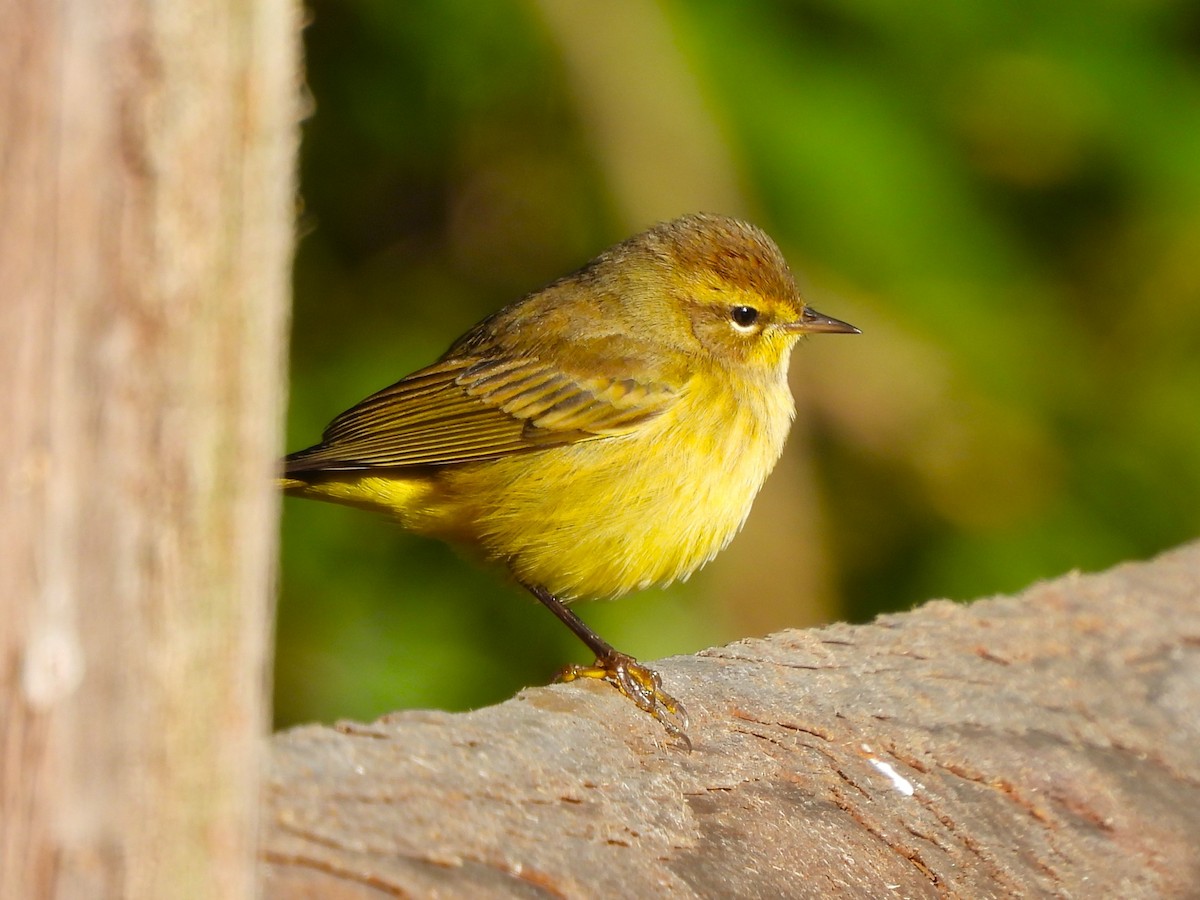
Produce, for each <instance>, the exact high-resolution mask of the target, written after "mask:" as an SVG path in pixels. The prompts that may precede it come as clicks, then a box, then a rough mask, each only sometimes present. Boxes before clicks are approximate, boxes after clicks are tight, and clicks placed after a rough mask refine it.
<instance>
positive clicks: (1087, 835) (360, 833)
mask: <svg viewBox="0 0 1200 900" xmlns="http://www.w3.org/2000/svg"><path fill="white" fill-rule="evenodd" d="M661 671H662V672H663V674H664V680H665V684H666V687H667V689H668V690H670V691H671V693H672V694H674V695H676V696H678V697H680V698H683V699H685V701H686V702H687V703H688V705H689V709H690V711H691V714H692V720H693V725H692V738H693V740H694V741H695V745H696V750H695V752H693V753H691V754H686V753H683V752H681V751H680V750H678V749H676V748H674V747H672V746H670V745H667V744H666V742H665V740H664V736H663V734H662V733H661V731H660V730H659V729H658V728H657V726H656V725H655V724H654V723H653V722H652V721H650V720H649V719H648V718H647V717H645V716H643V715H641V714H640V713H638V712H637V711H636V710H635V709H634V708H633V707H632V705H631V704H629V703H628V702H626V701H624V700H623V699H621V698H620V697H618V696H617V695H616V694H615V692H613V691H612V690H610V689H607V688H606V687H604V686H603V685H591V684H570V685H556V686H551V687H542V688H534V689H530V690H527V691H524V692H522V693H521V694H520V695H519V696H518V697H516V698H514V699H513V700H510V701H508V702H506V703H503V704H501V705H499V706H495V707H490V708H487V709H481V710H478V711H475V712H472V713H466V714H445V713H437V712H404V713H397V714H395V715H392V716H389V717H386V718H384V719H382V720H380V721H378V722H374V723H371V724H354V723H343V724H341V725H339V726H338V727H337V728H321V727H315V726H314V727H304V728H298V729H295V730H293V731H289V732H286V733H283V734H281V735H278V736H276V738H275V739H274V741H273V748H272V765H271V770H270V774H269V786H268V787H269V792H268V806H267V817H266V824H267V834H266V838H265V845H264V850H263V854H264V865H265V866H266V871H267V886H268V890H267V895H268V896H269V897H272V898H296V897H327V898H375V897H395V896H402V897H425V896H445V897H572V898H574V897H580V898H583V897H603V896H610V897H634V896H656V897H657V896H669V897H725V896H737V897H782V896H786V897H972V898H978V897H1009V896H1066V897H1098V896H1120V897H1124V898H1131V897H1165V896H1194V895H1195V891H1196V886H1197V885H1198V884H1200V856H1198V855H1197V852H1196V846H1197V845H1196V839H1195V835H1196V834H1197V833H1200V544H1195V545H1191V546H1189V547H1185V548H1182V549H1180V550H1177V551H1175V552H1172V553H1169V554H1167V555H1164V556H1163V557H1161V558H1159V559H1157V560H1155V561H1153V562H1150V563H1143V564H1130V565H1125V566H1121V567H1118V568H1116V569H1114V570H1112V571H1110V572H1107V573H1104V574H1100V575H1086V576H1085V575H1068V576H1065V577H1063V578H1060V579H1058V580H1055V581H1051V582H1047V583H1042V584H1037V585H1034V586H1033V587H1031V588H1030V589H1029V590H1027V591H1026V592H1024V593H1023V594H1021V595H1020V596H1016V597H998V598H993V599H987V600H982V601H979V602H976V603H974V604H971V605H969V606H963V605H957V604H952V603H949V602H944V601H935V602H932V603H929V604H926V605H925V606H923V607H921V608H920V609H918V610H916V611H914V612H911V613H906V614H903V615H894V616H887V617H883V618H881V619H879V620H877V621H876V622H874V623H871V624H869V625H861V626H847V625H835V626H831V627H827V628H821V629H817V630H812V631H789V632H781V633H779V634H776V635H773V636H771V637H770V638H766V639H762V640H750V641H743V642H740V643H737V644H732V645H730V646H727V647H721V648H716V649H713V650H709V651H705V652H703V653H700V654H698V655H696V656H692V657H685V658H676V659H671V660H668V661H665V662H664V663H662V664H661Z"/></svg>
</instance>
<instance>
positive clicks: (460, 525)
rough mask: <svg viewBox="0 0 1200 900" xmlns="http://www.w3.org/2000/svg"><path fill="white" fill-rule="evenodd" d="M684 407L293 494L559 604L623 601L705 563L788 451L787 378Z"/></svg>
mask: <svg viewBox="0 0 1200 900" xmlns="http://www.w3.org/2000/svg"><path fill="white" fill-rule="evenodd" d="M685 400H686V401H687V402H680V403H679V404H677V405H676V406H675V407H674V408H672V409H671V410H670V411H669V412H667V413H666V414H665V415H663V416H662V417H660V418H659V419H657V420H655V421H653V422H652V423H650V424H649V425H648V426H646V427H645V428H643V429H639V430H638V431H637V432H634V433H631V434H628V435H623V436H619V437H610V438H605V439H602V440H595V441H586V442H582V443H577V444H571V445H567V446H560V447H553V448H549V449H546V450H538V451H531V452H528V453H523V454H518V455H514V456H508V457H503V458H500V459H495V460H488V461H484V462H477V463H469V464H463V465H458V466H447V467H444V468H440V469H429V470H421V471H420V472H407V473H406V472H405V470H395V471H392V472H388V471H367V472H341V473H330V474H329V475H328V476H325V477H324V479H323V481H322V482H320V483H316V484H312V485H303V486H298V485H293V486H292V487H291V488H290V490H291V491H292V492H293V493H297V494H301V495H305V496H309V497H314V498H317V499H325V500H332V501H334V502H340V503H349V504H352V505H356V506H365V507H369V508H376V509H384V510H388V511H390V512H391V513H393V514H394V515H395V516H396V517H397V518H398V519H399V520H400V522H401V524H402V525H403V526H404V527H406V528H408V529H410V530H412V531H415V532H418V533H421V534H428V535H432V536H434V537H439V538H442V539H443V540H447V541H449V542H451V543H455V544H459V545H462V546H464V547H466V548H467V549H468V550H469V551H472V552H473V553H475V554H477V555H480V556H482V557H483V558H484V559H485V560H487V561H490V562H494V563H499V564H502V565H504V566H506V567H507V568H508V569H509V570H510V571H511V572H512V574H513V575H514V576H515V577H516V578H517V579H518V580H520V581H523V582H526V583H529V584H536V585H540V586H542V587H544V588H546V589H547V590H549V591H551V592H552V593H554V594H555V595H556V596H558V597H560V598H562V599H565V600H566V599H577V598H581V597H597V598H599V597H617V596H620V595H622V594H625V593H628V592H630V591H633V590H638V589H642V588H646V587H649V586H651V585H665V584H669V583H670V582H672V581H675V580H677V579H680V578H686V577H687V576H688V575H690V574H691V573H692V572H694V571H695V570H696V569H698V568H699V567H700V566H702V565H704V564H705V563H706V562H708V561H709V560H711V559H712V558H713V557H714V556H715V555H716V554H717V553H718V552H719V551H720V550H721V549H722V548H723V547H724V546H725V545H726V544H728V543H729V541H730V540H731V539H732V538H733V536H734V535H735V534H737V532H738V530H739V529H740V528H741V526H742V523H743V522H744V521H745V519H746V516H747V514H748V513H749V512H750V505H751V503H752V501H753V500H754V497H755V495H756V494H757V493H758V490H759V488H760V487H761V486H762V483H763V481H764V479H765V478H766V477H767V475H768V474H769V473H770V471H771V469H772V467H773V466H774V464H775V462H776V460H777V459H778V458H779V454H780V452H781V450H782V448H783V442H784V439H785V438H786V434H787V429H788V426H789V425H790V420H791V411H792V400H791V395H790V394H789V393H788V391H787V388H786V385H784V384H782V383H781V384H780V385H778V387H777V388H775V387H774V386H773V389H771V390H763V391H759V392H757V393H755V394H754V395H752V396H749V397H743V398H740V399H736V398H733V397H724V398H713V397H709V398H701V397H688V398H685ZM693 401H694V402H693ZM696 410H699V412H698V413H697V412H695V411H696ZM334 476H336V477H334Z"/></svg>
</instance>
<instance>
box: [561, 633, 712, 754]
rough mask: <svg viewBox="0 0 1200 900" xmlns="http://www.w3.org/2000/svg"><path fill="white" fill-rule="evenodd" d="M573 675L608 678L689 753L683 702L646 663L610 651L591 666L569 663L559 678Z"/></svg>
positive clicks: (686, 715)
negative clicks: (663, 685)
mask: <svg viewBox="0 0 1200 900" xmlns="http://www.w3.org/2000/svg"><path fill="white" fill-rule="evenodd" d="M576 678H597V679H599V680H601V681H607V682H608V683H609V684H611V685H613V687H615V688H616V689H617V690H618V691H620V692H621V693H622V694H624V695H625V696H626V697H628V698H629V699H630V700H632V701H633V702H634V703H636V704H637V706H638V709H641V710H642V711H643V712H647V713H649V714H650V715H651V716H653V717H654V718H655V719H656V720H657V721H658V722H659V724H660V725H662V727H663V728H664V729H666V732H667V734H669V735H671V737H673V738H675V739H676V740H678V741H679V742H680V743H681V744H683V747H684V749H685V750H687V751H688V752H689V753H690V752H691V750H692V741H691V738H689V737H688V734H687V729H688V724H689V723H688V714H687V710H686V709H684V707H683V704H682V703H680V702H679V701H678V700H676V699H675V698H674V697H672V696H671V695H670V694H668V693H667V692H666V691H664V690H663V688H662V678H661V677H660V676H659V674H658V673H657V672H655V671H654V670H653V669H651V668H650V667H648V666H643V665H642V664H641V663H639V662H638V661H637V660H636V659H634V658H633V657H632V656H626V655H625V654H624V653H617V652H615V651H614V652H613V653H612V654H611V655H610V656H606V657H601V658H599V659H597V660H596V662H595V664H594V665H591V666H580V665H571V666H567V668H566V669H564V670H563V672H562V674H560V675H559V676H558V680H559V681H574V680H575V679H576Z"/></svg>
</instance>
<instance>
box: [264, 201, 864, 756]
mask: <svg viewBox="0 0 1200 900" xmlns="http://www.w3.org/2000/svg"><path fill="white" fill-rule="evenodd" d="M814 332H843V333H858V329H857V328H855V327H854V326H853V325H848V324H846V323H845V322H840V321H838V320H837V319H832V318H830V317H828V316H823V315H821V314H820V313H818V312H816V311H815V310H813V309H811V308H809V307H808V306H806V305H805V302H804V300H803V298H802V297H801V296H800V293H799V291H798V290H797V289H796V283H795V281H794V280H793V278H792V275H791V272H790V271H789V270H788V266H787V263H786V262H785V261H784V259H783V256H782V254H781V253H780V252H779V248H778V247H776V246H775V243H774V242H773V241H772V240H771V239H770V238H769V237H768V236H767V235H766V234H765V233H764V232H763V231H761V230H760V229H758V228H756V227H755V226H753V225H749V224H747V223H745V222H740V221H737V220H735V219H731V218H727V217H724V216H717V215H704V214H700V215H690V216H684V217H683V218H679V219H675V220H674V221H671V222H665V223H662V224H660V225H656V226H655V227H653V228H651V229H650V230H648V231H645V232H643V233H642V234H639V235H636V236H635V237H632V238H630V239H628V240H626V241H624V242H623V243H620V244H617V245H616V246H614V247H612V248H610V249H609V250H607V251H605V252H604V253H602V254H601V255H600V256H598V257H596V258H595V259H594V260H592V261H591V262H590V263H588V264H587V265H585V266H584V267H583V268H581V269H579V270H578V271H576V272H573V273H572V274H570V275H567V276H565V277H563V278H560V279H559V280H558V281H555V282H553V283H552V284H550V285H548V286H547V287H545V288H543V289H542V290H540V291H537V292H535V293H532V294H530V295H528V296H527V297H525V298H524V299H522V300H518V301H517V302H516V303H513V304H512V305H510V306H507V307H505V308H504V309H501V310H500V311H499V312H497V313H495V314H493V315H492V316H490V317H488V318H487V319H484V320H483V321H482V322H480V323H479V324H478V325H476V326H475V327H474V328H472V329H471V330H470V331H468V332H467V333H466V334H465V335H463V336H462V337H461V338H459V339H458V340H457V341H456V342H455V343H454V344H453V345H452V346H451V347H450V349H449V350H447V351H446V353H445V354H444V355H443V356H442V357H441V359H439V360H438V361H437V362H435V363H433V364H432V365H431V366H428V367H427V368H424V369H421V370H419V371H417V372H414V373H413V374H411V375H409V376H408V377H406V378H404V379H402V380H400V381H398V382H397V383H396V384H394V385H392V386H391V387H388V388H384V389H383V390H382V391H379V392H378V393H376V394H373V395H372V396H370V397H368V398H367V399H365V400H363V401H362V402H361V403H359V404H358V405H357V406H355V407H353V408H352V409H349V410H347V411H346V412H344V413H342V414H341V415H340V416H338V417H337V418H336V419H334V420H333V422H332V423H330V425H329V427H328V428H326V429H325V433H324V435H323V436H322V438H321V442H320V443H319V444H317V445H316V446H314V447H310V448H308V449H307V450H301V451H299V452H298V453H293V454H291V455H290V456H289V457H287V460H286V462H285V476H286V477H285V478H283V479H282V481H281V484H282V486H283V487H284V489H285V490H286V491H287V492H288V493H289V494H292V495H295V496H299V497H308V498H311V499H317V500H327V501H331V502H334V503H344V504H349V505H352V506H359V507H365V508H367V509H373V510H380V511H383V512H386V513H388V514H390V515H392V516H393V517H395V518H396V519H397V520H398V521H399V523H400V524H401V525H402V526H403V527H404V528H407V529H409V530H411V531H414V532H416V533H418V534H424V535H431V536H433V537H437V538H441V539H443V540H445V541H448V542H450V543H451V544H455V545H458V546H460V547H464V548H466V549H468V550H469V551H470V552H471V553H473V554H474V555H475V556H477V557H479V558H481V559H482V560H483V561H485V562H487V563H493V564H499V565H501V566H503V567H505V568H506V569H507V570H508V571H509V572H510V573H511V574H512V577H513V578H514V579H516V581H517V582H519V583H520V584H521V585H523V586H524V587H525V588H527V589H528V590H529V591H530V592H531V593H532V594H533V595H534V596H535V597H537V599H538V600H540V601H541V602H542V603H543V604H545V605H546V607H548V608H549V609H550V611H551V612H553V613H554V614H555V615H556V616H558V618H559V619H561V620H562V621H563V622H564V623H565V624H566V625H567V627H568V628H570V629H571V630H572V631H573V632H574V633H575V634H576V635H577V636H578V637H579V638H580V639H581V640H582V641H583V642H584V643H585V644H587V646H588V647H589V648H590V649H591V650H592V652H593V653H595V655H596V663H595V665H593V666H571V667H569V668H568V669H567V670H566V671H565V672H564V674H563V676H562V677H563V679H564V680H568V681H569V680H571V679H574V678H577V677H590V678H602V679H604V680H606V681H609V682H611V683H612V684H614V685H615V686H616V687H617V688H618V689H619V690H620V691H621V693H623V694H625V696H627V697H628V698H630V699H631V700H633V701H634V702H635V703H636V704H637V705H638V706H639V707H640V708H642V709H643V710H645V711H646V712H648V713H650V714H651V715H653V716H654V717H655V718H656V719H657V720H658V721H659V722H661V723H662V724H663V726H664V727H665V728H666V729H667V731H668V732H669V733H670V734H672V735H674V736H676V737H677V738H679V739H680V740H682V742H683V743H684V744H685V745H686V746H689V747H690V741H689V740H688V737H687V714H686V712H685V711H684V708H683V705H682V704H681V703H679V701H677V700H675V699H674V698H673V697H671V696H670V695H669V694H667V693H666V692H665V691H664V690H663V689H662V685H661V681H660V679H659V676H658V673H657V672H655V671H654V670H652V669H650V668H648V667H646V666H643V665H641V664H639V663H638V662H637V661H636V660H635V659H633V658H632V657H630V656H627V655H625V654H623V653H620V652H618V651H617V650H616V649H614V648H613V647H612V646H611V645H610V644H608V643H607V642H606V641H604V640H603V639H602V638H601V637H600V636H599V635H597V634H596V633H595V632H594V631H592V630H591V629H590V628H589V627H588V626H587V625H586V624H584V622H583V621H582V620H581V619H580V618H579V617H578V616H577V615H575V613H574V612H573V611H571V610H570V609H569V608H568V607H567V605H566V604H567V603H569V602H570V601H572V600H576V599H579V598H583V597H592V598H598V597H619V596H621V595H623V594H627V593H629V592H630V591H635V590H641V589H643V588H647V587H650V586H652V585H666V584H670V583H671V582H673V581H675V580H677V579H681V578H686V577H687V576H689V575H690V574H691V573H692V572H694V571H695V570H696V569H698V568H700V567H701V566H702V565H704V564H705V563H707V562H708V561H709V560H711V559H712V558H713V557H714V556H715V555H716V554H717V553H718V552H719V551H720V550H721V549H722V548H724V547H725V545H726V544H728V543H729V541H730V540H731V539H732V538H733V536H734V535H735V534H736V533H737V532H738V530H739V529H740V528H741V527H742V523H743V522H744V521H745V520H746V516H747V514H748V513H749V512H750V505H751V503H752V502H753V500H754V497H755V495H756V494H757V493H758V490H759V488H760V487H762V484H763V481H764V480H765V479H766V477H767V475H768V474H769V473H770V471H771V469H772V468H773V467H774V465H775V462H776V461H777V460H778V459H779V455H780V453H781V452H782V450H783V444H784V440H785V439H786V437H787V433H788V429H789V428H790V426H791V421H792V418H793V416H794V415H795V407H794V405H793V402H792V396H791V393H790V391H789V390H788V384H787V370H788V360H789V357H790V354H791V350H792V347H793V346H795V344H796V341H797V340H798V339H799V338H800V336H801V335H804V334H810V333H814Z"/></svg>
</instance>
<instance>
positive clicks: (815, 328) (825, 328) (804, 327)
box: [783, 307, 862, 334]
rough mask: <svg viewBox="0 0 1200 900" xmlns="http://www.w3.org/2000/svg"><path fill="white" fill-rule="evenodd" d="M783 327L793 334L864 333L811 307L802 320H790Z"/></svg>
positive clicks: (806, 310)
mask: <svg viewBox="0 0 1200 900" xmlns="http://www.w3.org/2000/svg"><path fill="white" fill-rule="evenodd" d="M783 328H784V330H785V331H789V332H791V333H792V334H862V332H861V331H859V330H858V329H857V328H855V327H854V326H853V325H851V324H850V323H849V322H843V321H842V320H841V319H835V318H833V317H832V316H826V315H822V314H821V313H819V312H817V311H816V310H815V309H812V308H811V307H806V308H805V310H804V312H803V313H802V314H801V315H800V321H798V322H788V323H787V324H786V325H784V326H783Z"/></svg>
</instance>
